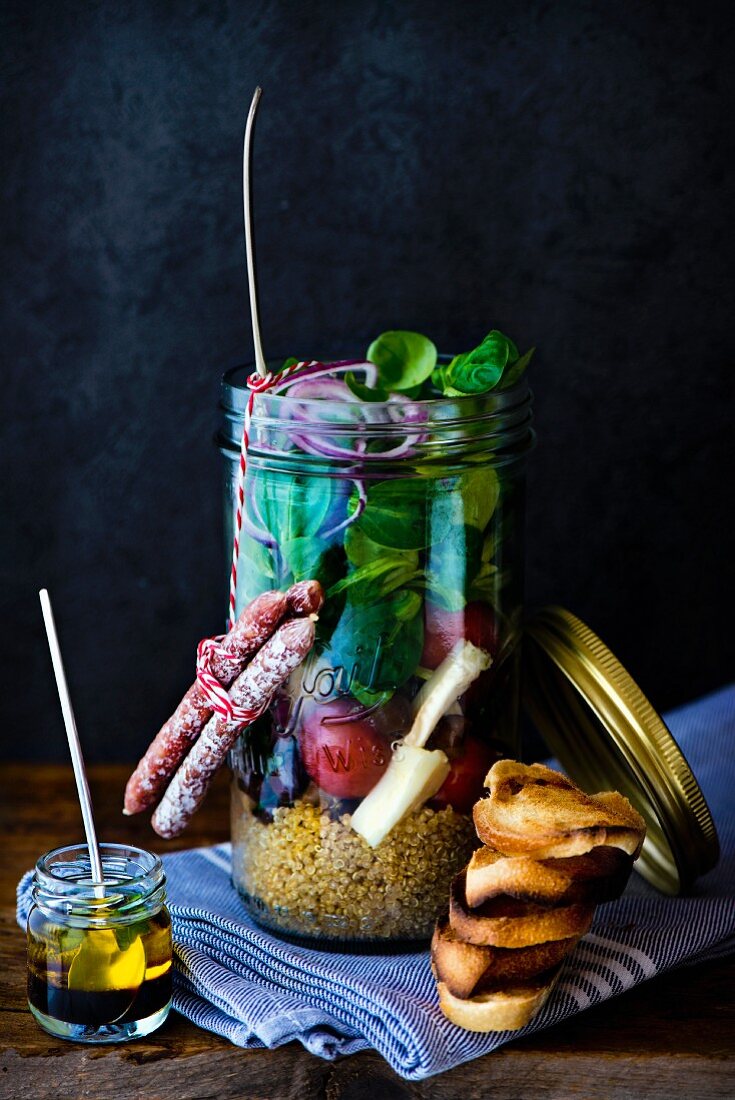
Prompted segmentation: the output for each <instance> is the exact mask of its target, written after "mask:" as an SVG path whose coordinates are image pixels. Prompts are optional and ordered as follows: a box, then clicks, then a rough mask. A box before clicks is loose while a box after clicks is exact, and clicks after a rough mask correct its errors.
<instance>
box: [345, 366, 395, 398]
mask: <svg viewBox="0 0 735 1100" xmlns="http://www.w3.org/2000/svg"><path fill="white" fill-rule="evenodd" d="M345 382H346V383H347V385H348V387H349V388H350V389H351V390H352V392H353V393H354V395H355V397H360V398H362V400H363V401H387V400H388V397H389V396H390V395H389V393H388V391H387V390H381V389H380V387H379V386H366V385H365V383H364V382H359V381H358V380H357V377H356V375H355V372H354V371H352V370H348V371H347V373H346V374H345Z"/></svg>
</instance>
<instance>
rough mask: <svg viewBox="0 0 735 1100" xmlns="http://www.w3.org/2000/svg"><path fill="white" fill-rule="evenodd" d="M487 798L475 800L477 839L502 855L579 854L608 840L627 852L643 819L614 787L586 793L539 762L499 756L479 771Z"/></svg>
mask: <svg viewBox="0 0 735 1100" xmlns="http://www.w3.org/2000/svg"><path fill="white" fill-rule="evenodd" d="M485 786H486V787H487V788H488V790H489V792H490V793H489V796H488V797H487V798H483V799H480V801H479V802H477V803H476V804H475V807H474V810H473V819H474V822H475V828H476V830H477V835H478V836H479V838H480V840H481V841H482V842H483V843H484V844H487V845H488V846H489V847H491V848H495V849H497V851H499V852H502V853H503V855H509V856H513V855H518V856H523V855H527V856H532V857H533V858H534V859H546V858H564V857H568V856H578V855H584V854H585V853H587V852H589V851H590V850H591V849H592V848H596V847H599V846H601V845H610V846H612V847H616V848H620V849H621V850H622V851H624V852H627V853H628V854H629V855H631V856H632V857H633V858H636V857H637V855H638V853H639V852H640V848H641V845H642V843H643V838H644V836H645V829H646V827H645V822H644V821H643V818H642V817H641V816H640V814H639V813H638V812H637V811H636V810H634V809H633V807H632V806H631V804H630V802H628V800H627V798H624V797H623V795H621V794H618V793H617V792H616V791H605V792H602V793H601V794H596V795H587V794H585V793H584V792H583V791H581V790H579V788H578V787H575V785H574V784H573V783H572V782H571V780H569V779H567V777H566V776H564V775H562V774H561V773H560V772H556V771H553V770H552V769H551V768H547V767H546V766H545V765H543V764H519V763H518V762H517V761H514V760H499V761H497V763H495V764H494V765H493V766H492V768H491V769H490V771H489V772H488V774H487V776H486V777H485Z"/></svg>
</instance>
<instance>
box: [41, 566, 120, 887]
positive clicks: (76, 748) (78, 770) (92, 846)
mask: <svg viewBox="0 0 735 1100" xmlns="http://www.w3.org/2000/svg"><path fill="white" fill-rule="evenodd" d="M38 595H39V597H40V600H41V611H42V612H43V621H44V624H45V626H46V637H47V638H48V647H49V649H50V651H51V662H52V664H53V666H54V675H55V676H56V687H57V689H58V692H59V700H60V702H61V713H62V714H63V715H64V725H65V726H66V736H67V739H68V741H69V751H70V753H71V762H72V765H73V767H74V778H75V779H76V781H77V792H78V793H79V805H80V807H81V810H82V821H83V822H84V832H85V834H86V837H87V847H88V848H89V862H90V864H91V867H92V883H93V885H94V886H95V895H96V896H97V897H98V898H103V897H104V896H105V892H104V881H105V879H104V875H103V873H102V862H101V860H100V850H99V845H98V844H97V833H96V832H95V828H94V818H93V816H92V799H91V797H90V794H89V784H88V783H87V773H86V772H85V770H84V758H83V757H82V747H81V745H80V743H79V733H78V731H77V723H76V720H75V718H74V711H73V710H72V705H71V697H70V695H69V685H68V684H67V682H66V673H65V672H64V662H63V661H62V659H61V647H60V646H59V637H58V634H57V633H56V623H55V622H54V613H53V611H52V609H51V599H50V597H49V594H48V592H47V591H46V589H45V588H42V589H41V590H40V592H39V593H38ZM100 887H102V889H100Z"/></svg>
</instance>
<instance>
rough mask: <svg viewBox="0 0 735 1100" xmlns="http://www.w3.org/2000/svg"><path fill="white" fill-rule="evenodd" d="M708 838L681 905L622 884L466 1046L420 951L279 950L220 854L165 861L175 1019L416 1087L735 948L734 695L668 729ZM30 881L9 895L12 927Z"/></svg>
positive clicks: (715, 698) (225, 849)
mask: <svg viewBox="0 0 735 1100" xmlns="http://www.w3.org/2000/svg"><path fill="white" fill-rule="evenodd" d="M667 721H668V725H669V727H670V729H671V730H672V732H673V734H674V736H675V737H676V739H677V741H678V742H679V744H680V746H681V747H682V749H683V751H684V752H685V754H686V755H687V757H688V759H689V762H690V764H691V766H692V768H693V770H694V772H695V774H696V776H697V778H698V780H699V782H700V784H701V786H702V789H703V791H704V794H705V797H706V798H707V801H708V803H709V806H710V809H711V810H712V812H713V814H714V817H715V821H716V824H717V827H718V831H719V835H720V842H721V845H722V857H721V860H720V863H719V865H718V867H717V868H716V869H715V870H713V871H711V872H710V873H709V874H708V875H706V876H705V877H704V878H702V879H701V880H700V881H699V882H698V883H697V885H696V887H695V890H694V892H693V893H692V895H691V896H689V897H685V898H668V897H662V896H661V895H660V894H657V893H656V892H655V891H654V890H653V889H652V888H651V887H649V886H647V884H646V883H644V882H643V881H642V880H641V879H640V877H639V876H637V875H634V876H633V878H632V880H631V883H630V884H629V886H628V889H627V891H626V893H625V895H624V897H623V898H621V899H620V900H619V901H615V902H610V903H609V904H607V905H601V906H599V908H598V910H597V914H596V919H595V922H594V925H593V926H592V930H591V932H590V934H589V935H587V936H585V937H584V939H583V940H582V941H581V942H580V943H579V945H578V946H577V948H576V950H575V951H574V952H573V953H572V955H571V956H570V957H569V958H568V960H567V962H566V963H565V965H564V968H563V971H562V974H561V978H560V980H559V983H558V984H557V986H556V989H555V991H554V993H553V994H552V997H551V998H550V1000H549V1002H548V1003H547V1005H546V1007H545V1008H544V1009H543V1010H542V1011H541V1013H540V1014H539V1015H538V1016H537V1017H536V1019H535V1020H534V1021H533V1022H532V1023H531V1024H529V1025H528V1026H527V1027H526V1028H525V1029H524V1030H523V1031H521V1032H491V1033H490V1034H487V1035H477V1034H472V1033H470V1032H466V1031H463V1030H462V1029H460V1028H458V1027H455V1026H454V1025H453V1024H451V1023H449V1021H448V1020H446V1019H445V1018H444V1016H443V1015H442V1014H441V1012H440V1011H439V1008H438V1005H437V998H436V990H435V986H434V981H433V978H432V976H431V971H430V969H429V954H428V951H419V952H415V953H413V954H401V955H389V954H385V955H356V954H336V953H333V952H325V951H315V950H312V949H307V948H304V947H298V946H293V945H292V944H290V943H285V942H282V941H280V940H278V939H276V938H275V937H274V936H272V935H269V934H268V933H267V932H264V931H262V930H261V929H259V928H258V927H257V926H256V925H255V924H253V922H252V921H251V920H250V919H249V918H248V917H247V916H246V915H245V913H244V911H243V908H242V906H241V904H240V901H239V899H238V895H237V893H236V892H235V890H234V889H233V887H232V886H231V884H230V868H229V845H227V844H221V845H218V846H217V847H214V848H199V849H194V850H191V851H187V852H180V853H176V854H175V855H170V856H166V857H165V858H164V864H165V867H166V874H167V876H168V883H169V899H170V910H171V917H172V920H173V929H174V939H175V949H176V983H175V995H174V1006H175V1007H176V1009H177V1010H178V1011H179V1012H181V1013H183V1015H184V1016H186V1017H187V1018H188V1019H190V1020H192V1021H193V1022H194V1023H195V1024H198V1025H199V1026H200V1027H203V1028H206V1029H207V1030H209V1031H214V1032H216V1033H217V1034H218V1035H224V1036H226V1037H227V1038H228V1039H230V1040H231V1041H232V1042H233V1043H236V1044H237V1045H238V1046H243V1047H264V1046H267V1047H276V1046H280V1045H281V1044H282V1043H287V1042H289V1041H290V1040H292V1039H298V1040H299V1041H300V1042H301V1043H303V1045H304V1046H305V1047H306V1049H307V1050H309V1051H311V1052H312V1053H313V1054H316V1055H318V1056H319V1057H322V1058H335V1057H337V1056H338V1055H344V1054H352V1053H353V1052H354V1051H358V1050H365V1049H368V1048H370V1047H374V1048H375V1049H376V1050H378V1051H379V1052H380V1053H381V1054H382V1055H383V1057H384V1058H385V1059H386V1060H387V1061H388V1062H389V1063H390V1065H391V1066H392V1067H393V1068H394V1069H395V1070H396V1071H397V1072H398V1073H399V1074H401V1075H402V1076H403V1077H406V1078H409V1079H413V1080H419V1079H421V1078H423V1077H428V1076H430V1075H431V1074H435V1073H441V1072H442V1071H444V1070H447V1069H450V1068H451V1067H453V1066H456V1065H459V1064H460V1063H461V1062H466V1061H469V1060H470V1059H472V1058H477V1057H479V1056H480V1055H482V1054H487V1053H488V1052H489V1051H492V1050H495V1048H496V1047H499V1046H501V1045H502V1044H503V1043H506V1042H508V1041H509V1040H510V1039H513V1038H516V1037H517V1036H519V1035H524V1034H530V1033H531V1032H534V1031H538V1030H540V1029H541V1028H545V1027H548V1026H549V1025H551V1024H555V1023H558V1022H559V1021H560V1020H563V1019H565V1018H566V1017H568V1016H573V1015H574V1014H575V1013H577V1012H580V1011H582V1010H584V1009H585V1008H588V1007H589V1006H591V1005H595V1004H599V1003H600V1002H601V1001H604V1000H606V999H607V998H608V997H613V996H616V995H617V994H619V993H622V992H624V991H625V990H626V989H629V988H630V987H631V986H634V985H637V984H638V983H639V982H643V981H645V980H646V979H648V978H652V977H653V976H654V975H655V974H660V973H662V972H663V971H665V970H669V969H670V968H671V967H673V966H678V965H680V964H682V963H691V962H694V961H699V960H704V959H711V958H714V957H716V956H719V955H724V954H726V953H727V952H729V951H732V950H733V948H734V947H735V896H734V895H735V812H734V810H733V806H734V805H735V800H734V799H733V791H734V790H735V753H734V752H733V737H734V736H735V686H733V687H730V688H726V689H724V690H722V691H719V692H716V693H715V694H712V695H709V696H707V697H706V698H704V699H701V700H699V701H698V702H696V703H691V704H689V705H688V706H685V707H682V708H681V709H679V710H677V711H674V712H673V713H671V714H669V715H668V719H667ZM30 881H31V875H30V873H29V874H27V875H25V876H24V878H23V879H22V881H21V882H20V884H19V887H18V920H19V922H20V923H21V924H24V923H25V920H26V916H27V911H28V907H29V888H30Z"/></svg>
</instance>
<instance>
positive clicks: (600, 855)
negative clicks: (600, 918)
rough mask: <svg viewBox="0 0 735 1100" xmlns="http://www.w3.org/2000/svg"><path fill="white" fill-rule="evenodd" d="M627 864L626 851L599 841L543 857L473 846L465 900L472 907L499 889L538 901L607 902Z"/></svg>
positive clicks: (619, 884) (625, 873)
mask: <svg viewBox="0 0 735 1100" xmlns="http://www.w3.org/2000/svg"><path fill="white" fill-rule="evenodd" d="M632 866H633V859H632V857H631V856H629V855H628V853H627V852H623V851H621V849H620V848H609V847H604V846H603V847H599V848H593V849H592V850H591V851H590V852H587V853H586V854H585V855H582V856H567V857H565V858H564V859H544V860H535V859H531V858H530V857H528V856H503V855H501V854H500V852H496V851H494V850H493V849H492V848H478V849H477V851H476V852H474V853H473V855H472V859H471V860H470V862H469V865H468V867H467V879H466V885H465V892H466V898H467V904H468V905H469V906H470V908H471V909H474V908H475V907H476V906H478V905H482V904H483V902H485V901H488V900H489V899H490V898H494V897H498V896H499V895H500V894H507V895H509V896H510V897H513V898H518V899H520V900H522V901H535V902H538V904H540V905H572V904H576V903H578V902H589V901H594V902H596V903H599V902H602V901H612V900H613V898H617V897H620V895H621V894H622V892H623V890H624V889H625V884H626V882H627V881H628V878H629V876H630V872H631V868H632Z"/></svg>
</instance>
